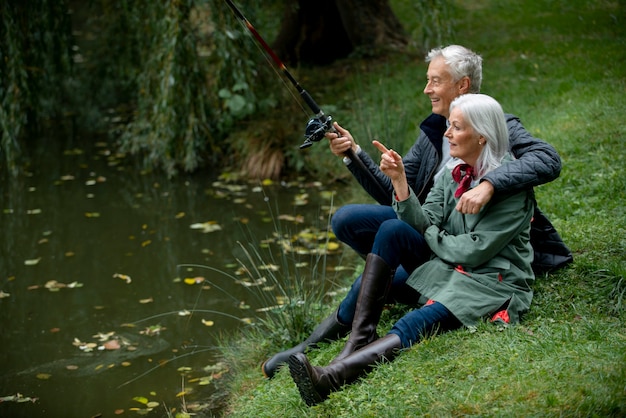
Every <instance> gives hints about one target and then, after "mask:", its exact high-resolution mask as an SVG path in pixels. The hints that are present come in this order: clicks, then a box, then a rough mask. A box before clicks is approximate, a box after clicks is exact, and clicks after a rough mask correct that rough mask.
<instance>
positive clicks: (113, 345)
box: [104, 340, 121, 350]
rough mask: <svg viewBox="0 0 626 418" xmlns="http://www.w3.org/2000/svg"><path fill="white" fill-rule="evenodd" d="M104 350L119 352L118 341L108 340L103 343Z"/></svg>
mask: <svg viewBox="0 0 626 418" xmlns="http://www.w3.org/2000/svg"><path fill="white" fill-rule="evenodd" d="M104 348H105V349H107V350H119V349H120V348H121V346H120V343H119V341H117V340H109V341H107V342H105V343H104Z"/></svg>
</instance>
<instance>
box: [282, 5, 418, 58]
mask: <svg viewBox="0 0 626 418" xmlns="http://www.w3.org/2000/svg"><path fill="white" fill-rule="evenodd" d="M406 44H407V36H406V34H405V33H404V30H403V28H402V25H401V24H400V21H399V20H398V19H397V17H396V15H395V14H394V13H393V10H392V9H391V6H390V5H389V0H367V1H364V0H317V1H315V2H312V1H310V0H298V2H297V4H288V5H287V6H286V7H285V12H284V15H283V19H282V26H281V28H280V31H279V33H278V36H277V37H276V40H275V41H274V45H273V49H274V50H275V51H276V52H277V53H278V56H279V57H281V59H282V60H283V61H285V62H288V63H290V64H295V63H304V64H312V65H324V64H329V63H331V62H333V61H334V60H336V59H339V58H345V57H347V56H348V55H349V54H351V53H353V52H358V53H360V54H363V55H379V54H381V53H383V52H385V51H388V50H389V49H393V50H398V49H402V48H403V47H404V46H405V45H406Z"/></svg>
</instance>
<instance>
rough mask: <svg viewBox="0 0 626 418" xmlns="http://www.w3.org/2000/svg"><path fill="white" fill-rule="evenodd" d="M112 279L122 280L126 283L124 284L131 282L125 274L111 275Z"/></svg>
mask: <svg viewBox="0 0 626 418" xmlns="http://www.w3.org/2000/svg"><path fill="white" fill-rule="evenodd" d="M113 277H114V278H116V279H122V280H124V281H126V283H130V282H131V281H132V280H131V278H130V276H128V275H126V274H121V273H115V274H114V275H113Z"/></svg>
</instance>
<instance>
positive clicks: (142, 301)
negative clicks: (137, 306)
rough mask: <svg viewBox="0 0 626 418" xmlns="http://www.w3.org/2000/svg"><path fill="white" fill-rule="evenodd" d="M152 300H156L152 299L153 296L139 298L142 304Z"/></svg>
mask: <svg viewBox="0 0 626 418" xmlns="http://www.w3.org/2000/svg"><path fill="white" fill-rule="evenodd" d="M151 302H154V299H152V298H151V297H150V298H146V299H140V300H139V303H141V304H146V303H151Z"/></svg>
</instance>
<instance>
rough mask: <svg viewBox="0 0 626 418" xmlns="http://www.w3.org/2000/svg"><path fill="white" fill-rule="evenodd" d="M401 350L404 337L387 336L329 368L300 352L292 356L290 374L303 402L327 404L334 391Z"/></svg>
mask: <svg viewBox="0 0 626 418" xmlns="http://www.w3.org/2000/svg"><path fill="white" fill-rule="evenodd" d="M400 348H402V343H401V342H400V337H398V336H397V335H396V334H387V335H386V336H385V337H383V338H381V339H379V340H376V341H374V342H373V343H371V344H369V345H366V346H365V347H363V348H361V349H360V350H357V351H355V352H354V353H352V354H350V355H349V356H348V357H346V358H344V359H343V360H340V361H337V362H335V363H332V364H330V365H328V366H326V367H315V366H311V364H310V363H309V360H308V359H307V357H306V355H304V353H296V354H294V355H292V356H291V357H289V372H290V373H291V377H292V378H293V380H294V382H295V383H296V385H297V386H298V390H299V391H300V396H301V397H302V399H303V400H304V401H305V402H306V404H307V405H309V406H313V405H316V404H318V403H320V402H323V401H325V400H326V399H327V398H328V395H330V393H331V392H334V391H337V390H339V389H340V388H341V386H343V385H345V384H348V383H352V382H354V381H355V380H356V379H358V378H359V377H361V376H362V375H364V374H365V373H366V372H368V371H369V370H370V369H372V367H373V366H374V365H375V364H376V363H378V362H380V361H382V360H388V361H391V360H393V359H394V357H395V356H396V353H397V351H398V350H399V349H400Z"/></svg>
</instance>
